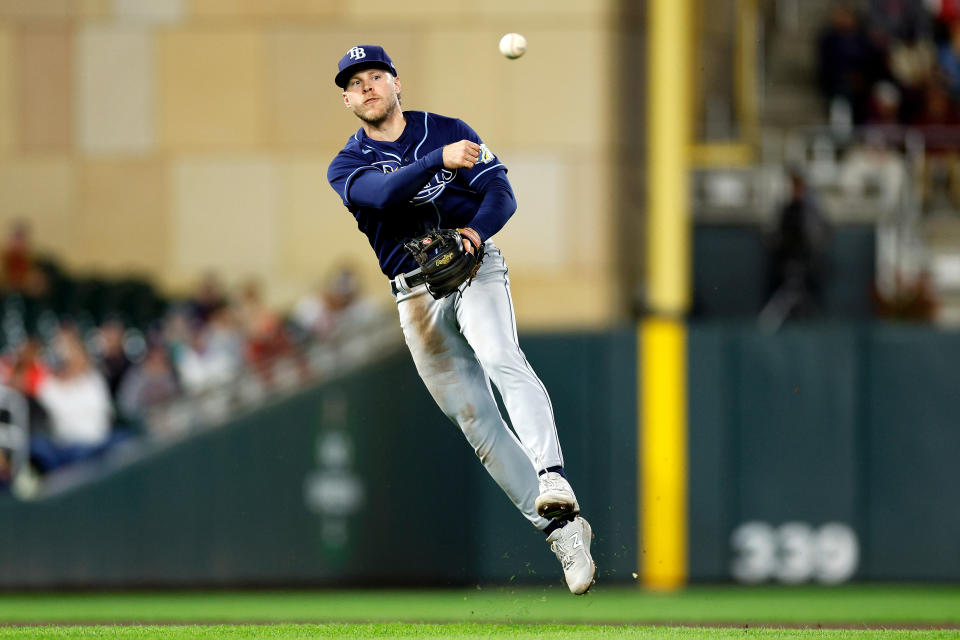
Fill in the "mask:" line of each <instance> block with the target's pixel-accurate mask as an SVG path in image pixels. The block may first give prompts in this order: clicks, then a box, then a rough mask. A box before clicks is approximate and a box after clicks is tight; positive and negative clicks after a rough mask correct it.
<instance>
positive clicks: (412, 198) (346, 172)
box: [327, 111, 516, 278]
mask: <svg viewBox="0 0 960 640" xmlns="http://www.w3.org/2000/svg"><path fill="white" fill-rule="evenodd" d="M403 115H404V118H405V119H406V122H407V124H406V127H404V130H403V133H402V134H401V135H400V137H399V138H397V139H396V140H394V141H393V142H383V141H380V140H373V139H371V138H370V137H369V136H367V135H366V133H365V132H364V130H363V129H362V128H361V129H360V130H359V131H357V133H355V134H354V135H353V136H351V137H350V139H349V140H347V144H346V146H344V148H343V150H341V151H340V153H338V154H337V157H336V158H334V159H333V162H331V163H330V167H329V168H328V169H327V179H328V180H329V181H330V186H332V187H333V189H334V191H336V192H337V194H338V195H339V196H340V198H341V199H342V200H343V204H344V205H346V207H347V209H349V210H350V212H351V213H352V214H353V216H354V218H356V220H357V226H358V227H359V228H360V230H361V231H362V232H363V233H365V234H366V235H367V238H368V239H369V241H370V246H372V247H373V250H374V251H375V252H376V254H377V258H378V259H379V261H380V269H381V270H382V271H383V272H384V274H386V275H387V276H388V277H391V278H393V277H395V276H396V275H398V274H400V273H406V272H409V271H412V270H413V269H415V268H416V267H417V264H416V262H415V261H414V260H413V258H412V257H411V256H410V255H409V254H408V253H407V252H406V251H405V250H404V249H403V244H404V243H405V242H406V241H407V240H409V239H411V238H415V237H417V236H419V235H422V234H424V233H426V232H427V231H431V230H433V229H452V228H461V227H471V228H472V229H474V230H475V231H477V233H479V234H480V237H481V238H482V239H483V240H486V239H487V238H489V237H490V236H492V235H493V234H494V233H496V232H497V231H499V230H500V229H501V228H502V227H503V225H504V224H505V223H506V222H507V220H508V219H509V218H510V216H511V215H512V214H513V212H514V210H515V209H516V201H515V199H514V196H513V191H512V190H511V188H510V183H509V182H508V181H507V177H506V172H507V169H506V167H505V166H504V165H503V164H502V163H501V162H500V161H499V160H498V159H497V157H496V156H495V155H494V154H493V153H492V152H491V151H490V150H489V149H487V147H486V145H484V144H483V142H482V141H481V140H480V137H479V136H478V135H477V134H476V132H474V130H473V129H471V128H470V127H469V126H467V124H466V123H465V122H463V121H462V120H458V119H456V118H447V117H445V116H441V115H437V114H435V113H426V112H423V111H405V112H404V114H403ZM460 140H471V141H473V142H476V143H477V144H480V145H481V149H480V157H479V159H478V161H477V164H476V165H475V166H474V167H473V168H472V169H455V170H448V169H445V168H444V167H443V147H444V146H445V145H448V144H451V143H454V142H459V141H460Z"/></svg>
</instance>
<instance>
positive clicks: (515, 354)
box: [396, 240, 563, 529]
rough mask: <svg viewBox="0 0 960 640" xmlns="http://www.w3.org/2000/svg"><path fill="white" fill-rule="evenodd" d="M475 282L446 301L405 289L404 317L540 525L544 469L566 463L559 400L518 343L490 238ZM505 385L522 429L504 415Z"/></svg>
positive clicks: (467, 427)
mask: <svg viewBox="0 0 960 640" xmlns="http://www.w3.org/2000/svg"><path fill="white" fill-rule="evenodd" d="M485 250H486V255H485V256H484V259H483V263H482V265H481V266H480V270H479V272H478V273H477V276H476V277H475V278H474V279H473V283H472V284H471V285H470V286H469V287H466V288H465V289H461V292H460V293H455V294H453V295H451V296H448V297H446V298H443V299H441V300H434V299H433V297H432V296H431V295H430V294H429V293H428V292H427V290H426V286H425V285H421V286H419V287H416V288H414V289H412V290H410V291H408V292H404V291H401V292H399V293H398V294H397V296H396V298H397V309H398V310H399V313H400V324H401V326H402V327H403V335H404V338H405V339H406V342H407V346H408V347H409V349H410V354H411V355H412V356H413V362H414V364H415V365H416V367H417V372H418V373H419V374H420V377H421V378H422V379H423V382H424V384H426V386H427V389H428V390H429V391H430V395H432V396H433V399H434V400H435V401H436V403H437V405H439V406H440V409H441V410H442V411H443V412H444V413H445V414H446V415H447V417H448V418H450V419H451V420H452V421H453V422H454V423H456V424H457V426H459V427H460V429H461V431H463V434H464V435H465V436H466V437H467V441H468V442H469V443H470V445H471V446H472V447H473V450H474V451H475V452H476V454H477V456H478V457H479V458H480V461H481V462H482V463H483V466H484V467H486V469H487V472H488V473H489V474H490V475H491V476H493V479H494V480H495V481H496V482H497V484H498V485H500V488H501V489H503V491H504V492H505V493H506V494H507V496H509V498H510V499H511V500H512V501H513V503H514V504H515V505H516V506H517V508H518V509H520V511H521V512H522V513H523V515H524V516H526V518H527V519H528V520H530V522H532V523H533V524H534V526H536V527H537V528H538V529H543V528H544V527H546V526H547V525H548V524H549V520H547V519H546V518H542V517H541V516H540V515H538V514H537V510H536V508H535V506H534V501H535V500H536V498H537V496H538V495H539V488H538V482H537V473H538V471H540V470H542V469H546V468H548V467H552V466H557V465H562V464H563V453H562V451H561V450H560V442H559V440H558V438H557V428H556V425H555V422H554V417H553V407H552V406H551V404H550V397H549V396H548V395H547V390H546V388H545V387H544V386H543V383H542V382H541V381H540V379H539V378H538V377H537V375H536V374H535V373H534V372H533V368H532V367H531V366H530V363H529V362H527V359H526V356H524V355H523V352H522V351H521V350H520V345H519V343H518V342H517V329H516V320H515V317H514V313H513V300H512V298H511V295H510V278H509V276H508V274H507V265H506V263H505V262H504V259H503V255H502V254H501V253H500V249H498V248H497V247H496V245H494V244H493V242H491V241H490V240H488V241H487V242H486V245H485ZM491 381H492V382H493V384H495V385H496V386H497V390H498V391H499V392H500V395H501V397H502V398H503V403H504V406H505V407H506V409H507V413H508V414H509V416H510V422H511V423H512V425H513V427H514V429H515V430H516V434H514V432H513V431H511V430H510V428H509V427H508V426H507V424H506V422H505V421H504V419H503V416H501V414H500V410H499V407H498V406H497V402H496V399H495V398H494V395H493V391H492V389H491V387H490V382H491Z"/></svg>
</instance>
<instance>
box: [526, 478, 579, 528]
mask: <svg viewBox="0 0 960 640" xmlns="http://www.w3.org/2000/svg"><path fill="white" fill-rule="evenodd" d="M539 482H540V495H539V496H537V501H536V506H537V513H539V514H540V515H541V516H542V517H544V518H551V519H552V518H569V517H570V516H575V515H577V514H578V513H580V505H579V504H577V496H575V495H574V494H573V489H572V488H571V487H570V483H569V482H567V479H566V478H564V477H563V476H562V475H560V474H559V473H557V472H556V471H548V472H547V473H544V474H543V475H541V476H540V478H539Z"/></svg>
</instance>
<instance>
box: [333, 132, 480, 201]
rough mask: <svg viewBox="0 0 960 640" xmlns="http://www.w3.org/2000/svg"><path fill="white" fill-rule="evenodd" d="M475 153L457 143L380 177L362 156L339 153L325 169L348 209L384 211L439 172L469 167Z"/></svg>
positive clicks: (467, 144) (406, 198)
mask: <svg viewBox="0 0 960 640" xmlns="http://www.w3.org/2000/svg"><path fill="white" fill-rule="evenodd" d="M479 153H480V146H479V145H477V144H475V143H473V142H471V141H469V140H461V141H459V142H454V143H452V144H448V145H446V146H444V147H441V148H439V149H434V150H433V151H431V152H430V153H428V154H426V155H425V156H423V157H422V158H420V159H419V160H417V161H416V162H414V163H413V164H409V165H406V166H404V167H400V168H399V169H397V170H396V171H390V172H387V173H384V172H383V171H382V170H380V169H379V168H377V167H376V166H374V165H372V164H369V163H368V162H367V159H366V158H364V157H363V156H361V155H359V154H357V153H354V152H349V151H343V152H341V153H340V154H339V155H338V156H337V157H336V158H335V159H334V161H333V162H332V163H331V164H330V168H329V169H327V180H329V181H330V186H332V187H333V188H334V190H335V191H336V192H337V193H338V194H339V195H340V197H341V198H342V199H343V203H344V204H345V205H347V206H348V207H349V206H351V205H352V206H357V207H367V208H371V209H386V208H389V207H392V206H395V205H398V204H402V203H405V202H409V201H410V199H411V198H413V197H414V196H415V195H417V193H418V192H419V191H420V189H422V188H423V187H424V185H426V184H427V182H429V181H430V179H431V178H433V176H435V175H436V174H437V172H438V171H440V170H441V169H444V168H445V169H461V168H466V169H469V168H471V167H473V165H474V164H475V163H476V160H477V157H478V155H479Z"/></svg>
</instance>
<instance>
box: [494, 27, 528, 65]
mask: <svg viewBox="0 0 960 640" xmlns="http://www.w3.org/2000/svg"><path fill="white" fill-rule="evenodd" d="M526 50H527V39H526V38H524V37H523V36H522V35H520V34H519V33H508V34H507V35H505V36H503V37H502V38H500V53H502V54H503V55H505V56H507V57H508V58H510V59H511V60H513V59H515V58H519V57H520V56H522V55H523V53H524V52H525V51H526Z"/></svg>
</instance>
